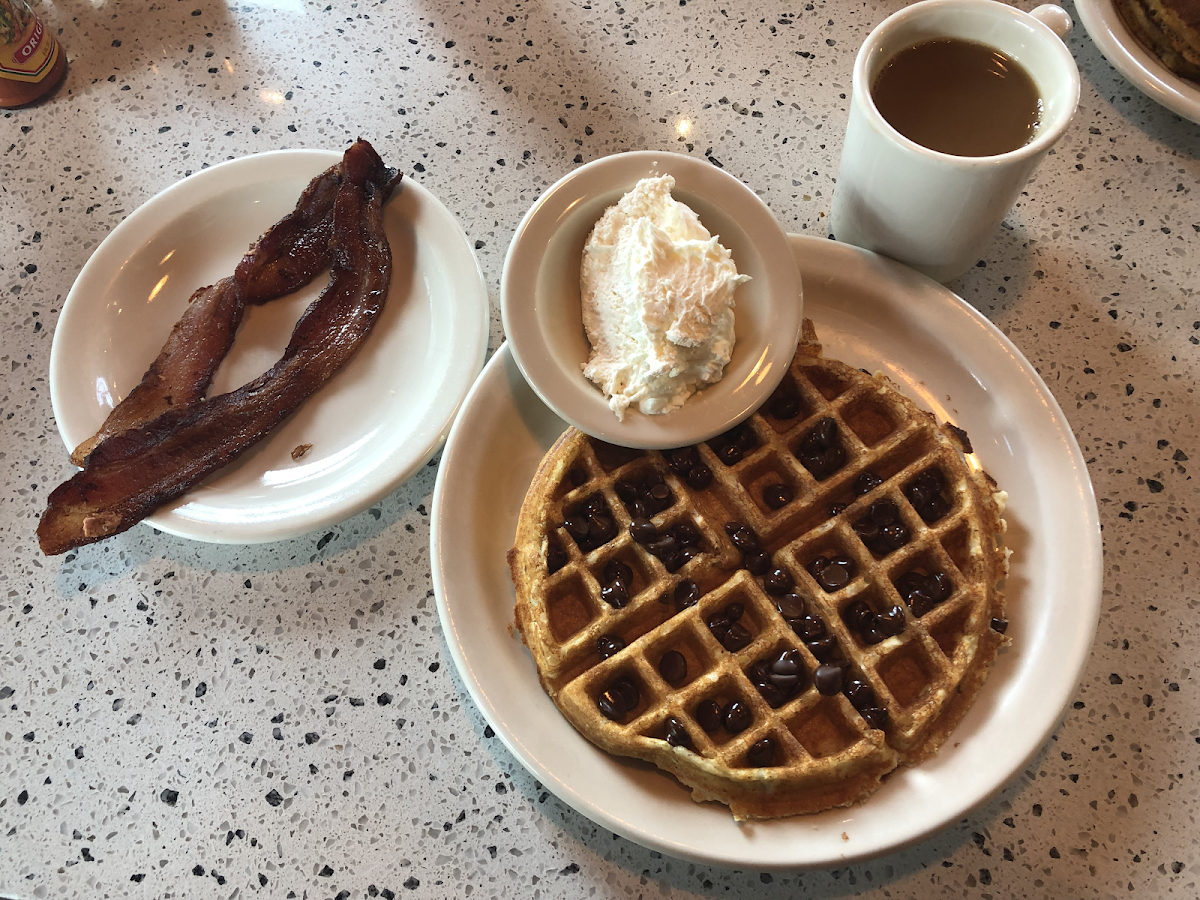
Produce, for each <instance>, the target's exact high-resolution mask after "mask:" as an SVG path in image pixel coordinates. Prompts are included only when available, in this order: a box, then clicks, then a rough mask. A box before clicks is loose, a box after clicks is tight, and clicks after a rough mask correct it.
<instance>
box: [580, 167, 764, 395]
mask: <svg viewBox="0 0 1200 900" xmlns="http://www.w3.org/2000/svg"><path fill="white" fill-rule="evenodd" d="M674 187H675V179H674V178H673V177H672V176H670V175H663V176H661V177H658V178H644V179H642V180H641V181H639V182H638V183H637V184H636V185H635V186H634V188H633V190H631V191H630V192H629V193H628V194H626V195H625V196H624V197H622V198H621V200H620V202H619V203H617V205H616V206H610V207H609V208H608V209H607V210H606V211H605V213H604V215H603V216H602V217H601V218H600V221H599V222H597V223H596V226H595V227H594V228H593V229H592V233H591V235H590V236H589V237H588V240H587V244H586V245H585V246H584V248H583V265H582V267H581V272H580V288H581V294H582V300H583V327H584V330H585V331H586V332H587V338H588V341H589V342H590V343H591V345H592V353H591V356H590V357H589V359H588V362H587V363H586V364H585V365H584V367H583V374H584V375H585V376H587V377H588V378H589V379H591V380H592V381H594V382H595V383H596V384H597V385H599V386H600V389H601V390H603V391H604V394H605V396H606V397H608V405H609V408H610V409H612V411H613V412H614V413H616V415H617V418H618V419H624V416H625V410H626V409H628V408H629V407H630V406H635V407H636V408H637V409H638V410H640V411H641V412H643V413H645V414H647V415H658V414H660V413H668V412H671V411H672V410H675V409H678V408H679V407H681V406H682V405H683V404H684V401H686V400H687V399H688V397H690V396H691V395H692V394H693V393H695V392H696V390H697V388H699V387H701V386H703V385H706V384H712V383H713V382H716V381H719V380H720V379H721V376H722V375H723V374H724V371H725V366H726V365H727V364H728V363H729V359H730V357H731V356H732V354H733V345H734V339H735V338H734V333H733V306H734V291H735V290H736V288H737V286H738V285H740V284H743V283H744V282H747V281H749V280H750V277H749V276H748V275H739V274H738V271H737V267H736V266H735V265H734V262H733V259H732V257H731V255H730V253H729V251H728V250H727V249H725V248H724V247H722V246H721V244H720V242H719V239H718V237H714V236H713V235H710V234H709V233H708V229H706V228H705V227H704V225H702V224H701V222H700V218H699V217H698V216H697V215H696V213H695V212H694V211H693V210H692V209H691V208H690V207H689V206H687V205H686V204H683V203H680V202H678V201H677V200H675V199H674V198H672V197H671V190H672V189H673V188H674Z"/></svg>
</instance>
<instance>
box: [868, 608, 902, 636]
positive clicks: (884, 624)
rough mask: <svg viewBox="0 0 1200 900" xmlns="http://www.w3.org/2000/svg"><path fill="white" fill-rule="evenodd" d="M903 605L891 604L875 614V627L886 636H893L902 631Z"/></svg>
mask: <svg viewBox="0 0 1200 900" xmlns="http://www.w3.org/2000/svg"><path fill="white" fill-rule="evenodd" d="M904 625H905V621H904V607H902V606H891V607H888V609H887V611H886V612H881V613H878V614H876V616H875V627H876V628H878V629H879V630H880V631H882V632H883V633H884V634H885V635H887V636H888V637H895V636H896V635H898V634H900V633H901V632H902V631H904Z"/></svg>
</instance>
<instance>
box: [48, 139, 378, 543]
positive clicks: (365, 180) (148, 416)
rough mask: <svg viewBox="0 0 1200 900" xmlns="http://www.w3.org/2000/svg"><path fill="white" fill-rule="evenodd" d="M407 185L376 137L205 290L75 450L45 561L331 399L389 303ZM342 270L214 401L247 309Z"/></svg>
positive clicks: (185, 486) (53, 506) (109, 530)
mask: <svg viewBox="0 0 1200 900" xmlns="http://www.w3.org/2000/svg"><path fill="white" fill-rule="evenodd" d="M399 181H400V176H399V175H397V174H396V172H395V171H394V170H391V169H388V168H387V167H386V166H384V164H383V161H382V160H381V159H380V158H379V155H378V154H377V153H376V152H375V150H374V149H373V148H372V147H371V145H370V144H369V143H367V142H366V141H364V140H361V139H360V140H358V141H357V142H356V143H354V144H353V145H352V146H351V147H350V148H349V149H348V150H347V151H346V153H345V155H344V156H343V158H342V161H341V162H340V163H338V164H337V165H336V166H333V167H332V168H330V169H329V170H327V171H326V172H324V173H323V174H322V175H319V176H318V177H317V178H315V179H313V181H312V182H311V183H310V184H309V185H308V187H307V188H306V190H305V191H304V193H303V194H302V196H301V198H300V201H299V202H298V204H297V206H296V209H295V210H293V212H292V213H290V214H289V215H288V216H286V217H284V218H283V219H282V220H280V221H279V222H278V223H277V224H276V225H274V226H273V227H272V228H271V229H269V230H268V231H267V232H266V233H265V234H264V235H263V236H262V237H261V238H260V239H259V240H258V241H257V242H256V243H255V244H254V245H253V246H252V247H251V248H250V251H249V252H248V253H247V254H246V256H245V257H244V258H243V259H242V261H241V262H240V263H239V265H238V266H237V270H236V271H235V273H234V275H233V276H232V277H230V278H225V279H222V280H221V281H220V282H218V283H217V284H216V285H213V286H211V287H208V288H202V289H201V290H199V291H197V292H196V293H195V294H194V295H193V296H192V300H191V302H190V303H189V306H188V309H187V310H186V311H185V313H184V315H183V317H182V318H181V319H180V321H179V323H178V324H177V325H176V326H175V329H174V331H172V333H171V335H170V337H169V338H168V339H167V343H166V344H165V345H164V347H163V349H162V351H161V352H160V354H159V357H158V359H156V360H155V361H154V363H153V364H152V365H151V367H150V369H149V371H147V373H146V375H145V376H144V377H143V379H142V382H141V384H139V385H138V386H137V387H136V388H135V389H134V390H133V391H131V392H130V394H129V396H128V397H126V398H125V399H124V400H123V401H122V402H121V403H119V404H118V405H117V406H116V407H115V408H114V409H113V411H112V413H110V414H109V417H108V419H107V420H106V421H105V423H104V426H103V427H102V428H101V430H100V431H99V432H98V433H97V435H96V436H94V437H93V438H92V439H90V440H89V441H87V442H85V443H84V444H83V445H81V446H80V447H79V448H77V449H76V452H75V454H74V455H73V459H78V461H79V463H81V464H82V465H83V469H82V471H80V472H78V473H76V474H75V475H74V477H72V478H71V479H69V480H68V481H66V482H65V483H63V484H61V485H59V486H58V487H57V488H55V490H54V491H53V492H51V494H50V497H49V501H48V504H47V508H46V511H45V512H44V513H43V515H42V519H41V522H40V523H39V524H38V540H39V542H40V544H41V548H42V552H43V553H46V554H47V555H53V554H56V553H62V552H65V551H66V550H70V549H73V548H75V547H79V546H82V545H84V544H89V543H92V542H94V541H98V540H102V539H104V538H106V537H110V536H112V535H114V534H118V533H119V532H122V531H125V530H126V529H128V528H130V527H132V526H133V525H134V524H136V523H137V522H139V521H141V520H142V519H144V518H145V517H146V516H148V515H150V514H151V513H153V512H154V511H155V510H156V509H158V508H159V507H160V506H162V505H163V504H165V503H169V502H170V501H172V500H174V499H176V498H177V497H179V496H181V495H182V494H184V493H185V492H187V491H188V490H189V489H191V488H192V487H194V486H195V485H196V484H198V483H199V482H200V481H201V480H202V479H204V478H205V477H206V476H207V475H209V474H211V473H212V472H214V471H216V470H218V469H220V468H222V467H223V466H225V465H228V464H229V463H230V462H232V461H233V460H235V459H236V458H237V457H238V456H240V455H241V454H242V453H243V452H245V451H246V450H247V449H249V448H250V447H252V446H253V445H254V444H256V443H257V442H258V441H260V440H261V439H262V438H264V437H266V436H267V434H269V433H270V432H271V431H272V430H273V429H274V428H275V427H276V426H277V425H279V424H280V423H281V422H282V421H283V420H284V419H286V418H287V417H288V416H289V415H291V414H292V412H294V411H295V410H296V409H297V408H298V407H299V406H300V404H302V403H303V402H304V400H306V399H307V398H308V397H309V396H311V395H312V394H313V393H315V392H316V391H317V390H319V389H320V388H321V387H322V386H323V385H324V384H325V383H326V382H327V381H328V380H329V379H330V378H331V377H333V375H334V374H335V373H336V372H337V371H338V370H339V369H340V368H341V367H342V366H343V365H344V364H345V363H346V362H347V361H348V360H349V359H350V358H351V357H352V356H353V355H354V354H355V352H356V351H357V350H358V348H359V347H360V346H361V345H362V343H363V342H364V341H365V340H366V338H367V336H368V334H369V333H370V331H371V329H372V328H373V327H374V325H375V322H376V321H378V318H379V314H380V312H381V311H382V309H383V304H384V302H385V301H386V299H387V293H388V287H389V285H390V283H391V271H392V259H391V250H390V248H389V247H388V242H387V236H386V234H385V233H384V229H383V215H382V206H383V203H384V202H385V201H386V200H387V198H388V197H389V196H390V195H391V193H392V191H393V190H394V189H395V187H396V186H397V185H398V184H399ZM326 267H331V274H330V281H329V284H328V285H327V286H326V287H325V289H324V290H323V291H322V292H321V294H320V296H319V297H318V298H317V299H316V300H314V301H313V302H312V304H311V305H310V306H309V307H308V309H306V310H305V312H304V314H303V315H302V316H301V318H300V320H299V322H297V323H296V327H295V329H294V331H293V332H292V338H291V341H290V343H289V344H288V347H287V349H286V350H285V351H284V354H283V356H282V357H281V358H280V359H279V361H278V362H277V363H276V364H275V365H274V366H272V367H271V369H269V370H268V371H267V372H265V373H264V374H263V375H261V376H259V377H258V378H256V379H254V380H253V381H251V382H249V383H248V384H245V385H243V386H242V387H240V388H238V389H237V390H235V391H231V392H229V393H226V394H221V395H218V396H215V397H210V398H206V397H205V394H206V392H207V390H208V388H209V386H210V384H211V382H212V378H213V375H214V373H215V372H216V370H217V368H218V367H219V365H220V363H221V361H222V360H223V359H224V358H225V355H226V354H227V353H228V351H229V348H230V346H231V345H232V342H233V339H234V335H235V333H236V331H237V327H238V325H239V324H240V322H241V318H242V312H243V310H244V307H245V304H246V303H264V302H267V301H269V300H273V299H275V298H277V297H280V296H283V295H285V294H287V293H290V292H291V291H293V290H295V289H296V288H298V287H301V286H303V285H305V284H307V283H308V282H309V281H311V280H312V279H313V278H315V277H316V275H317V274H318V273H319V272H321V271H322V270H323V269H325V268H326Z"/></svg>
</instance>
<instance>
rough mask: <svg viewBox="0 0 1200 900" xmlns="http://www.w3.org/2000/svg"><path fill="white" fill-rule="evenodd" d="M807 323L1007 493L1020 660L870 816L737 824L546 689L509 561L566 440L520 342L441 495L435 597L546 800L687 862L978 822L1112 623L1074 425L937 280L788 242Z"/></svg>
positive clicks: (472, 401) (454, 450)
mask: <svg viewBox="0 0 1200 900" xmlns="http://www.w3.org/2000/svg"><path fill="white" fill-rule="evenodd" d="M791 244H792V248H793V251H794V253H795V255H796V258H797V262H798V263H799V266H800V272H801V274H802V276H803V278H804V293H805V311H806V313H807V314H808V315H809V316H810V317H811V318H812V319H813V320H814V321H815V323H816V326H817V331H818V334H819V335H820V337H821V339H822V341H823V343H824V345H825V351H826V353H827V354H828V355H830V356H833V357H837V358H840V359H843V360H845V361H847V362H850V363H852V364H853V365H856V366H862V367H864V368H867V369H870V370H872V371H877V370H881V371H883V372H885V373H886V374H887V375H888V376H890V377H891V378H892V379H893V380H894V381H895V382H896V383H897V384H899V385H900V386H901V388H902V389H903V390H904V391H905V392H906V393H908V394H910V395H911V396H912V397H914V398H915V399H917V400H918V401H919V402H920V403H922V404H923V405H924V406H925V407H926V408H928V409H931V410H933V411H935V412H936V413H937V414H938V415H939V416H940V417H943V418H948V419H950V420H951V421H954V422H956V423H957V424H959V425H960V426H962V427H964V428H966V429H967V431H968V432H969V433H970V436H971V440H972V443H973V444H974V447H975V450H976V452H977V454H978V456H979V459H980V460H982V461H983V463H984V464H985V465H986V467H987V469H988V471H989V472H991V473H992V474H993V475H994V476H995V477H996V479H997V480H998V481H999V483H1000V485H1001V486H1002V487H1004V488H1005V489H1007V490H1008V492H1009V498H1010V499H1009V506H1008V512H1007V514H1006V518H1007V520H1008V524H1009V531H1008V536H1007V543H1008V545H1009V546H1010V547H1011V548H1012V550H1013V558H1012V573H1011V576H1010V578H1009V579H1008V598H1009V601H1008V604H1009V605H1008V609H1009V619H1010V622H1011V624H1010V626H1009V631H1008V633H1009V635H1010V636H1011V637H1012V639H1013V644H1012V647H1011V648H1010V649H1008V650H1007V651H1006V652H1004V653H1002V654H1001V656H1000V658H999V659H998V660H997V661H996V664H995V666H994V667H993V670H992V673H991V677H990V678H989V680H988V682H987V684H986V685H985V686H984V688H983V690H982V691H981V693H980V694H979V697H978V699H977V700H976V702H975V705H974V706H973V707H972V709H971V710H970V712H969V713H968V715H967V717H966V718H965V719H964V720H963V722H962V723H961V724H960V725H959V727H958V729H957V730H956V731H955V733H954V734H953V735H952V736H951V740H950V742H949V743H948V744H947V746H946V747H944V748H943V749H942V751H941V753H940V754H939V755H938V756H936V757H935V758H934V759H932V760H930V761H928V762H926V763H924V764H922V765H920V766H918V767H916V768H914V769H905V770H901V771H898V772H896V773H895V774H894V775H893V776H892V777H891V778H889V779H888V781H887V782H886V783H885V784H884V786H883V787H882V788H881V789H880V790H879V792H878V793H876V794H875V795H874V796H872V797H871V798H870V799H869V800H868V801H867V802H866V803H865V804H863V805H861V806H858V807H855V808H852V809H841V810H833V811H830V812H826V813H822V814H820V815H816V816H808V817H799V818H792V819H787V820H780V821H772V822H766V823H756V824H745V825H738V824H736V823H735V822H734V820H733V819H732V817H731V816H730V814H729V812H728V811H727V810H726V809H725V807H723V806H719V805H717V804H714V803H706V804H696V803H693V802H692V801H691V799H690V796H689V794H688V792H687V791H686V790H685V789H684V788H682V787H681V786H680V785H679V784H678V783H677V782H675V781H674V779H672V778H671V777H670V776H668V775H665V774H662V773H660V772H659V771H658V770H657V769H655V768H653V767H652V766H647V765H644V764H641V763H636V762H632V761H629V760H622V759H618V758H616V757H611V756H608V755H607V754H605V753H603V752H601V751H600V750H598V749H597V748H595V747H594V746H593V745H591V744H590V743H588V742H587V741H586V740H585V739H584V738H583V737H581V736H580V735H579V734H578V733H577V732H576V731H575V730H574V729H573V728H572V727H571V726H570V725H569V724H568V723H567V721H566V719H564V718H563V717H562V716H561V715H560V714H559V712H558V711H557V710H556V709H555V707H554V705H553V703H551V701H550V700H549V698H548V697H547V696H546V694H545V693H543V691H542V690H541V688H540V687H539V685H538V680H537V675H536V672H535V669H534V665H533V661H532V658H531V657H530V655H529V653H528V652H527V651H526V650H525V648H524V646H523V645H522V644H521V641H520V638H519V637H518V636H516V635H515V634H514V631H515V629H514V628H513V627H512V626H511V623H512V620H513V603H514V597H513V589H512V585H511V583H510V581H509V575H508V567H507V565H506V562H505V552H506V551H507V550H508V548H509V546H510V544H511V542H512V539H513V533H514V531H515V527H516V520H517V513H518V511H519V509H520V505H521V500H522V498H523V497H524V494H525V490H526V488H527V486H528V483H529V480H530V478H531V477H532V475H533V472H534V468H535V467H536V465H537V463H538V460H539V459H540V458H541V456H542V454H543V453H544V452H545V451H546V450H547V449H548V448H549V447H550V445H551V443H552V442H553V441H554V440H555V439H556V438H557V437H558V436H559V434H560V433H561V432H562V430H563V426H564V423H563V422H562V421H561V420H560V419H558V418H557V417H556V416H555V415H554V414H553V413H552V412H551V411H550V410H549V409H548V408H547V407H546V406H544V405H543V404H542V402H541V401H540V400H539V399H538V398H537V396H536V395H535V394H534V393H533V391H531V390H530V389H529V388H528V387H527V386H526V384H525V382H524V381H523V379H522V378H521V374H520V372H519V370H518V369H517V366H516V364H515V363H514V362H513V359H512V356H511V354H510V353H509V352H508V351H507V348H506V347H501V348H500V351H499V352H497V353H496V355H495V356H494V357H493V359H492V360H491V361H490V362H489V363H488V365H487V367H486V368H485V369H484V372H483V374H482V375H481V376H480V378H479V381H478V382H477V383H476V384H475V387H474V388H473V389H472V391H471V394H470V395H469V396H468V397H467V401H466V403H465V405H464V408H463V412H462V415H461V416H460V417H459V420H458V422H457V423H455V426H454V428H453V429H452V431H451V434H450V438H449V440H448V441H447V445H446V451H445V453H444V454H443V456H442V462H441V467H440V471H439V472H438V479H437V485H436V486H435V488H434V497H433V530H432V544H433V546H432V557H433V585H434V590H435V592H436V595H437V603H438V612H439V614H440V615H441V619H442V626H443V629H444V631H445V635H446V641H447V643H448V644H449V647H450V653H451V656H452V657H453V658H454V662H455V663H456V664H457V666H458V669H459V672H460V673H461V674H462V677H463V681H464V682H465V683H466V685H467V689H468V690H469V691H470V693H471V696H472V697H473V698H474V699H475V702H476V703H477V704H478V705H479V707H480V709H481V710H482V711H483V714H484V715H485V716H486V717H487V719H488V721H489V722H490V723H491V724H492V727H493V728H494V729H495V731H496V733H497V734H498V735H499V736H500V738H501V739H502V740H503V741H504V743H505V744H506V745H507V746H508V748H509V749H510V750H511V751H512V752H513V754H514V755H515V756H516V757H517V758H518V759H519V760H520V761H521V762H522V763H523V764H524V765H525V766H526V767H527V768H528V769H529V770H530V771H531V772H532V773H534V775H535V776H536V777H537V778H538V780H539V781H541V782H542V783H543V784H545V785H546V786H547V787H548V788H549V789H550V790H552V791H554V793H555V794H557V795H558V796H559V797H561V798H562V799H563V800H565V801H566V802H567V803H569V804H570V805H571V806H573V807H574V808H575V809H577V810H579V811H580V812H581V813H583V814H584V815H585V816H587V817H588V818H590V819H593V820H594V821H596V822H598V823H600V824H601V825H602V826H603V827H605V828H608V829H611V830H612V831H615V832H617V833H619V834H622V835H624V836H626V837H628V838H630V839H631V840H634V841H637V842H638V843H640V844H643V845H645V846H647V847H651V848H653V849H656V850H659V851H662V852H663V853H667V854H670V855H672V856H681V857H685V858H688V859H694V860H697V861H701V862H705V863H717V864H722V865H729V866H738V867H741V868H747V869H764V868H769V869H796V868H807V867H817V866H836V865H840V864H842V863H844V862H847V861H850V860H854V859H859V858H862V857H866V856H871V855H875V854H879V853H883V852H885V851H889V850H895V849H897V848H899V847H901V846H903V845H905V844H908V843H911V842H913V841H917V840H920V839H921V838H923V837H925V836H927V835H929V834H931V833H932V832H934V831H936V830H938V829H940V828H943V827H944V826H946V825H947V824H949V823H952V822H954V821H956V820H957V819H959V818H960V817H962V816H963V815H964V814H965V813H967V812H968V811H969V810H971V809H972V808H973V807H975V806H976V805H978V804H980V803H982V802H983V801H984V800H986V799H987V797H988V796H989V795H990V794H992V793H993V792H994V791H996V790H997V789H998V788H1000V787H1001V786H1002V785H1003V784H1004V783H1005V782H1006V781H1007V780H1008V779H1009V778H1010V777H1011V776H1012V775H1013V774H1015V773H1016V772H1017V771H1018V770H1019V769H1020V768H1021V767H1022V766H1023V765H1024V764H1025V762H1026V761H1027V760H1028V759H1029V757H1030V756H1031V755H1032V754H1034V753H1036V752H1037V750H1038V749H1039V748H1040V747H1041V746H1042V745H1043V744H1044V743H1045V741H1046V740H1047V739H1048V738H1049V736H1050V734H1051V732H1052V731H1053V729H1054V728H1055V727H1056V725H1057V723H1058V721H1059V717H1060V715H1061V713H1062V710H1063V707H1064V706H1065V704H1066V703H1067V701H1068V700H1069V699H1070V697H1071V696H1072V694H1073V693H1074V690H1075V686H1076V683H1077V681H1078V679H1079V677H1080V674H1081V672H1082V669H1083V666H1084V664H1085V662H1086V661H1087V658H1088V655H1089V652H1090V649H1091V645H1092V638H1093V636H1094V633H1095V628H1096V622H1097V619H1098V617H1099V610H1100V577H1101V555H1100V554H1101V550H1100V528H1099V519H1098V515H1097V511H1096V502H1095V498H1094V496H1093V495H1092V487H1091V482H1090V480H1089V479H1088V474H1087V469H1086V467H1085V465H1084V462H1083V458H1082V456H1081V455H1080V452H1079V447H1078V445H1077V444H1076V443H1075V438H1074V437H1073V436H1072V434H1071V430H1070V427H1069V426H1068V425H1067V422H1066V419H1065V418H1064V417H1063V415H1062V411H1061V410H1060V409H1059V407H1058V404H1057V403H1056V402H1055V401H1054V397H1053V396H1051V394H1050V392H1049V390H1048V389H1047V388H1046V385H1045V384H1044V383H1043V382H1042V380H1041V378H1040V377H1038V374H1037V373H1036V372H1035V371H1034V370H1033V368H1032V367H1031V366H1030V365H1029V363H1028V362H1027V361H1026V360H1025V358H1024V357H1023V356H1022V355H1021V353H1020V351H1018V350H1017V349H1016V347H1014V346H1013V345H1012V344H1011V343H1010V342H1009V341H1008V339H1007V338H1006V337H1004V335H1003V334H1002V333H1001V332H1000V331H999V330H997V329H996V327H995V326H994V325H992V324H991V323H990V322H989V321H988V320H987V319H985V318H984V317H983V316H982V315H980V314H979V313H978V312H976V311H975V310H974V309H972V308H971V307H970V306H968V305H967V304H966V303H964V302H963V301H962V300H961V299H959V298H958V297H957V296H955V295H954V294H952V293H950V292H949V291H948V290H946V289H945V288H944V287H942V286H941V285H939V284H936V283H934V282H933V281H930V280H929V279H927V278H925V277H924V276H922V275H919V274H917V273H916V272H913V271H912V270H910V269H907V268H905V267H903V266H901V265H899V264H898V263H894V262H891V261H890V260H886V259H884V258H882V257H879V256H875V255H874V254H871V253H868V252H867V251H864V250H859V249H858V248H856V247H851V246H849V245H846V244H838V243H834V242H831V241H825V240H816V239H812V238H801V237H796V236H792V238H791Z"/></svg>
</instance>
